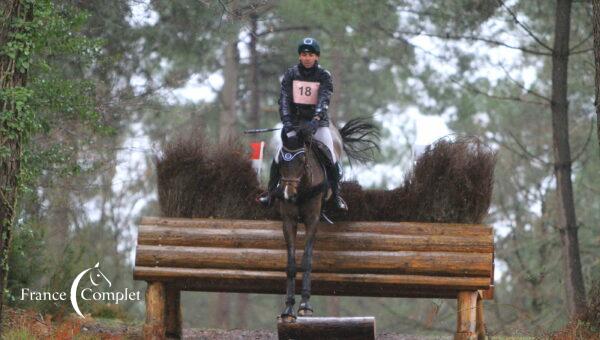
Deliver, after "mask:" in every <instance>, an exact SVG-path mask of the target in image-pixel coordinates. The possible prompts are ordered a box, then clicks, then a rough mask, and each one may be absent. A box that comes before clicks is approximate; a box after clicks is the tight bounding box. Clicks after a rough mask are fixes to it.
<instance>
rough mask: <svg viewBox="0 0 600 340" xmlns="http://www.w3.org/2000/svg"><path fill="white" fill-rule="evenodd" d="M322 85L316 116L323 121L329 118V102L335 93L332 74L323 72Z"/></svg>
mask: <svg viewBox="0 0 600 340" xmlns="http://www.w3.org/2000/svg"><path fill="white" fill-rule="evenodd" d="M320 83H321V85H320V86H319V97H318V98H317V106H316V107H315V115H316V116H318V117H319V118H320V119H323V118H325V117H327V110H328V109H329V101H330V99H331V94H332V93H333V81H332V80H331V73H329V71H327V70H323V72H322V75H321V79H320Z"/></svg>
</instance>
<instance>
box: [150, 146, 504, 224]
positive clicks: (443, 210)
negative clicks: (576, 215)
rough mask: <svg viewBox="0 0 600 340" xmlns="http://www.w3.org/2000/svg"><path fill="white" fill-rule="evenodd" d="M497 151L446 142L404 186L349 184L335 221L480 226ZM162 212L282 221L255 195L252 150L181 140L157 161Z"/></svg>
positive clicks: (428, 154)
mask: <svg viewBox="0 0 600 340" xmlns="http://www.w3.org/2000/svg"><path fill="white" fill-rule="evenodd" d="M495 162H496V155H495V152H493V151H492V150H490V149H489V148H488V147H486V146H485V145H484V144H483V143H481V142H480V141H478V140H477V139H475V138H457V139H456V140H454V141H451V140H449V139H442V140H440V141H438V142H437V143H435V144H434V145H433V146H432V147H431V148H430V149H428V150H427V151H426V152H425V153H424V154H423V155H422V156H421V157H420V158H419V159H418V160H417V162H416V164H415V167H414V168H413V169H412V170H411V171H410V174H409V175H408V176H407V177H406V178H405V181H404V183H403V185H402V186H400V187H398V188H396V189H394V190H363V189H362V188H361V187H360V186H359V185H358V184H357V183H355V182H345V183H343V185H342V194H343V195H344V197H345V198H346V200H347V202H348V204H349V205H350V207H351V209H350V211H349V212H348V214H347V215H340V216H335V215H332V216H335V220H336V221H422V222H438V223H441V222H447V223H481V222H482V221H483V219H484V218H485V217H486V215H487V211H488V208H489V205H490V202H491V197H492V186H493V178H494V166H495ZM156 166H157V174H158V196H159V204H160V208H161V212H162V215H163V216H165V217H185V218H202V217H204V218H208V217H213V218H229V219H236V218H237V219H252V220H262V219H273V220H274V219H278V215H277V212H276V209H264V208H262V207H260V206H258V204H256V202H254V198H255V197H256V195H258V194H259V193H260V192H261V191H262V189H261V188H260V187H259V183H258V181H257V179H256V175H255V173H254V170H252V165H251V162H250V160H249V157H248V154H247V151H245V150H244V148H243V147H242V146H240V145H239V144H236V143H231V144H228V145H211V144H210V143H208V142H207V141H205V140H203V139H201V138H198V137H191V136H190V137H182V138H180V139H179V140H177V141H176V142H174V143H172V144H169V145H168V146H166V148H165V149H164V152H163V154H162V155H160V156H159V157H157V159H156Z"/></svg>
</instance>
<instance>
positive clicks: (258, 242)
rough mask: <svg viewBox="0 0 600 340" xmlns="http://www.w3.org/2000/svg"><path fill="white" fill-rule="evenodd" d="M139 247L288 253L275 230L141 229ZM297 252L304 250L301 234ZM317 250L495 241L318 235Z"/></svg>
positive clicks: (489, 246)
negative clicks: (167, 246)
mask: <svg viewBox="0 0 600 340" xmlns="http://www.w3.org/2000/svg"><path fill="white" fill-rule="evenodd" d="M138 244H139V245H172V246H195V247H219V248H260V249H285V248H286V245H285V241H284V237H283V232H282V231H280V230H272V229H209V228H180V227H171V226H155V225H141V226H140V228H139V232H138ZM296 244H297V245H296V247H297V248H303V247H304V232H303V231H299V232H298V239H297V243H296ZM315 249H316V250H356V251H434V252H435V251H445V252H469V253H492V252H493V251H494V244H493V238H492V236H491V235H487V236H470V237H464V236H447V235H385V236H382V235H381V234H377V233H368V232H331V231H319V232H317V241H316V243H315Z"/></svg>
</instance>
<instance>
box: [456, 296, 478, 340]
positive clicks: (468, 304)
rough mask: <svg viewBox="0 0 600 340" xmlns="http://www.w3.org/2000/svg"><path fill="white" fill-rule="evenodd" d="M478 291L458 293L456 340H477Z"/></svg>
mask: <svg viewBox="0 0 600 340" xmlns="http://www.w3.org/2000/svg"><path fill="white" fill-rule="evenodd" d="M476 309H477V291H465V292H459V293H458V303H457V311H458V313H457V317H456V335H455V336H454V339H456V340H467V339H468V340H471V339H473V340H474V339H476V333H475V328H476V327H475V324H476V317H477V314H476Z"/></svg>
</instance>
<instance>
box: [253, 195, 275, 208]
mask: <svg viewBox="0 0 600 340" xmlns="http://www.w3.org/2000/svg"><path fill="white" fill-rule="evenodd" d="M256 202H258V203H260V204H261V205H262V206H263V207H265V208H269V207H270V206H271V205H273V198H272V197H271V194H270V193H269V192H268V191H265V192H263V193H262V194H260V195H258V196H257V197H256Z"/></svg>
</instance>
